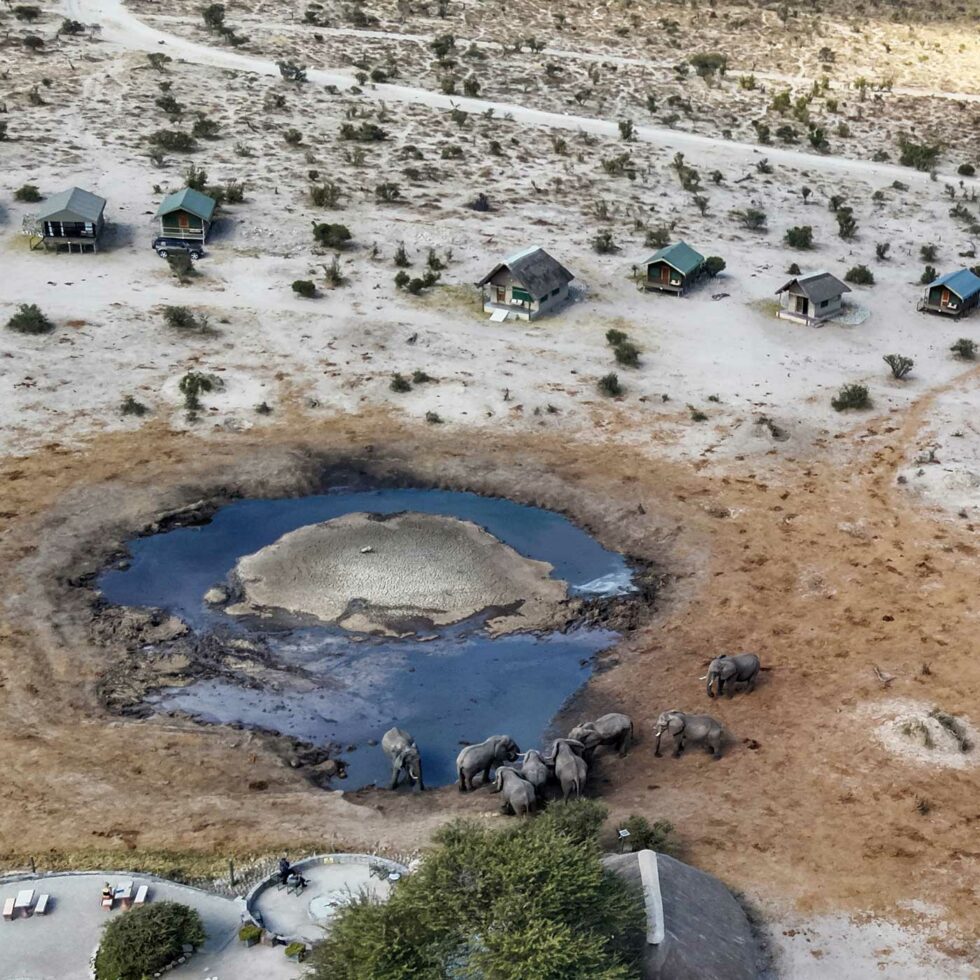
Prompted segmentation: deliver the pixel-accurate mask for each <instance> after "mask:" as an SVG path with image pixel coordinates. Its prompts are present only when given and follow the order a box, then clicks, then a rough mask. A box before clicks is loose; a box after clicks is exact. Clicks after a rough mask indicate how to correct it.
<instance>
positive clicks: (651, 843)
mask: <svg viewBox="0 0 980 980" xmlns="http://www.w3.org/2000/svg"><path fill="white" fill-rule="evenodd" d="M622 827H623V829H624V830H628V831H629V832H630V835H629V837H627V838H626V844H627V846H628V847H629V849H630V850H631V851H647V850H650V851H659V852H660V853H661V854H673V853H674V852H675V851H676V850H677V845H676V843H675V842H674V839H673V833H674V825H673V824H672V823H670V821H668V820H657V821H656V822H655V823H652V824H651V823H650V821H649V820H647V818H646V817H643V816H640V815H639V814H636V813H633V814H631V815H630V816H629V817H627V818H626V820H625V821H624V822H623V824H622Z"/></svg>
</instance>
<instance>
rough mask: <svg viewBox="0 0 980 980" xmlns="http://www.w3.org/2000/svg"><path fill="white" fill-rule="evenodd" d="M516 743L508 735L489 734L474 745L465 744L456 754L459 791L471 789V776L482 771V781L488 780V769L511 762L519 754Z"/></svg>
mask: <svg viewBox="0 0 980 980" xmlns="http://www.w3.org/2000/svg"><path fill="white" fill-rule="evenodd" d="M520 751H521V750H520V749H519V748H518V747H517V743H516V742H515V741H514V740H513V739H512V738H511V737H510V736H509V735H491V736H490V737H489V738H488V739H485V740H484V741H482V742H477V743H476V744H475V745H467V746H466V748H465V749H463V750H462V751H461V752H460V753H459V755H458V756H456V772H457V774H458V776H459V791H460V792H461V793H465V792H466V790H468V789H473V777H474V776H475V775H476V774H477V773H478V772H482V773H483V782H484V783H488V782H490V769H491V768H492V767H493V766H498V765H500V763H501V762H513V761H514V760H515V759H516V758H517V756H518V755H519V754H520Z"/></svg>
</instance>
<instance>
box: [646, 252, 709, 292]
mask: <svg viewBox="0 0 980 980" xmlns="http://www.w3.org/2000/svg"><path fill="white" fill-rule="evenodd" d="M643 264H644V265H645V266H646V270H647V271H646V278H645V279H644V280H643V288H644V289H658V290H660V292H662V293H674V294H675V295H676V296H680V295H682V294H683V293H685V292H687V290H688V289H689V288H690V287H691V285H692V284H693V283H694V282H696V281H697V280H698V279H700V278H701V276H702V275H704V256H703V255H702V254H701V253H700V252H696V251H695V250H694V249H693V248H691V246H690V245H688V244H687V242H674V244H673V245H668V246H667V247H666V248H661V249H659V250H658V251H656V252H654V253H653V255H651V256H650V258H648V259H647V260H646V262H644V263H643Z"/></svg>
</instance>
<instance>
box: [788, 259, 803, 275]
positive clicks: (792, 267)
mask: <svg viewBox="0 0 980 980" xmlns="http://www.w3.org/2000/svg"><path fill="white" fill-rule="evenodd" d="M800 272H801V269H800V267H799V266H798V265H797V264H796V263H795V262H790V264H789V268H788V269H787V270H786V273H787V275H790V276H798V275H799V274H800Z"/></svg>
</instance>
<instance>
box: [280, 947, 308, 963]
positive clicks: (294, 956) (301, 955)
mask: <svg viewBox="0 0 980 980" xmlns="http://www.w3.org/2000/svg"><path fill="white" fill-rule="evenodd" d="M285 953H286V955H287V956H288V957H289V958H290V959H291V960H296V962H297V963H302V962H303V960H304V959H305V958H306V943H290V944H289V945H288V946H287V947H286V949H285Z"/></svg>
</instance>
